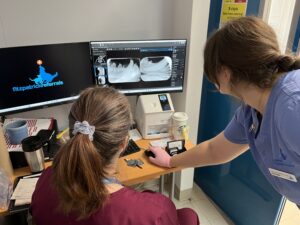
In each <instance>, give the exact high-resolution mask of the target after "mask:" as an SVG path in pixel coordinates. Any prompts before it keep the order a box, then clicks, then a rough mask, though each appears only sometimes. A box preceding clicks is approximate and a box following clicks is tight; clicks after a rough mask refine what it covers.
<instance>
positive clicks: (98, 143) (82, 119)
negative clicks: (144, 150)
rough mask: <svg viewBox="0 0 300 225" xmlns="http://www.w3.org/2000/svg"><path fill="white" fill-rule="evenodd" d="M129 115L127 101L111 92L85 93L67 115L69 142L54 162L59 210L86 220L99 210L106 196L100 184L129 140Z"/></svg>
mask: <svg viewBox="0 0 300 225" xmlns="http://www.w3.org/2000/svg"><path fill="white" fill-rule="evenodd" d="M130 122H131V112H130V105H129V103H128V100H127V98H126V97H125V96H124V95H123V94H121V93H119V92H118V91H116V90H115V89H113V88H107V87H94V88H88V89H86V90H84V91H83V92H82V93H81V94H80V97H79V98H78V99H77V100H76V101H75V102H74V104H73V105H72V108H71V110H70V114H69V127H70V133H71V135H70V136H71V138H70V140H69V141H68V142H67V143H66V144H65V145H64V146H63V147H62V148H61V149H60V151H59V152H58V154H57V155H56V157H55V159H54V162H53V170H54V175H53V181H54V186H55V188H56V189H57V191H58V194H59V197H60V210H62V211H63V212H65V213H70V212H76V213H77V214H78V218H85V217H88V216H89V215H90V214H92V213H93V212H94V211H95V210H97V209H98V208H99V207H101V206H102V205H103V204H104V202H105V200H106V198H107V196H108V192H107V190H106V188H105V186H104V184H103V182H102V180H103V179H104V178H106V177H109V176H111V173H112V168H114V166H113V164H114V163H115V162H116V159H117V158H118V157H119V155H120V153H121V152H122V151H123V150H124V148H125V147H126V144H127V139H128V130H129V128H130Z"/></svg>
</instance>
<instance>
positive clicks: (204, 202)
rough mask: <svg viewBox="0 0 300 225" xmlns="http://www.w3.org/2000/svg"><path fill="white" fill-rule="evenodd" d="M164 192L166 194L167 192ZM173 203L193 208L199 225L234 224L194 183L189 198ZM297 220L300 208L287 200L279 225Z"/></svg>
mask: <svg viewBox="0 0 300 225" xmlns="http://www.w3.org/2000/svg"><path fill="white" fill-rule="evenodd" d="M135 188H137V189H139V190H143V189H151V190H154V191H158V183H157V182H155V181H154V182H152V183H151V182H150V183H148V184H146V185H141V186H137V187H135ZM165 194H166V195H167V193H165ZM174 203H175V205H176V207H177V208H184V207H189V208H192V209H194V210H195V211H196V212H197V213H198V216H199V219H200V224H201V225H234V223H233V222H232V221H231V220H230V219H229V218H228V217H227V216H226V215H225V214H224V213H223V212H222V211H221V210H220V209H219V208H218V206H216V205H215V204H214V203H213V202H212V201H211V200H210V199H209V198H208V197H207V196H206V195H205V194H204V192H203V191H202V190H201V189H200V188H199V187H198V185H196V184H194V188H193V191H192V196H191V198H190V199H188V200H184V201H178V200H176V199H174ZM299 221H300V210H299V209H298V208H297V206H296V205H295V204H293V203H291V202H289V201H287V202H286V205H285V208H284V210H283V214H282V217H281V220H280V223H279V225H299V224H300V222H299ZM266 225H267V224H266Z"/></svg>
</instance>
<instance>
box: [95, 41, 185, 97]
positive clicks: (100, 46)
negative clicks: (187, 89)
mask: <svg viewBox="0 0 300 225" xmlns="http://www.w3.org/2000/svg"><path fill="white" fill-rule="evenodd" d="M90 50H91V52H90V54H91V58H92V63H93V72H94V78H95V80H96V83H97V84H99V85H107V86H112V87H114V88H116V89H118V90H119V91H121V92H122V93H124V94H127V95H133V94H147V93H161V92H181V91H182V90H183V81H184V70H185V57H186V40H143V41H94V42H90Z"/></svg>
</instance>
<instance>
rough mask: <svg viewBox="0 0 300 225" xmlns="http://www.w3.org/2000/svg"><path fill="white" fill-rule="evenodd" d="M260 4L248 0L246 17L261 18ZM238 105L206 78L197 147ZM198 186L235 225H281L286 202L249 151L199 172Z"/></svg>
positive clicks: (216, 9)
mask: <svg viewBox="0 0 300 225" xmlns="http://www.w3.org/2000/svg"><path fill="white" fill-rule="evenodd" d="M260 3H261V2H260V0H248V5H247V15H258V12H259V6H260ZM221 6H222V1H221V0H213V1H211V5H210V16H209V25H208V35H209V34H210V33H211V32H213V31H214V30H216V29H217V28H218V26H219V20H220V12H221ZM238 105H239V103H238V102H235V101H234V100H233V99H232V98H230V97H228V96H224V95H221V94H219V93H218V92H217V91H216V90H215V88H214V85H212V84H211V83H209V82H208V81H207V79H206V78H204V80H203V87H202V99H201V111H200V115H201V117H200V120H199V134H198V143H199V142H202V141H204V140H207V139H209V138H212V137H214V136H215V135H217V134H218V133H219V132H221V131H222V130H223V129H224V128H225V127H226V125H227V123H228V122H229V121H230V119H231V117H232V116H233V114H234V111H235V109H236V108H237V107H238ZM195 182H196V183H197V184H198V185H199V186H200V187H201V188H202V189H203V191H204V192H205V193H206V194H207V195H208V196H209V197H210V198H211V199H213V200H214V202H215V203H216V204H217V205H218V206H219V207H220V208H221V209H222V210H223V211H224V212H225V213H226V214H227V215H228V216H229V218H231V220H232V221H233V222H234V223H235V224H237V225H273V224H278V221H279V218H280V215H281V210H282V206H283V203H284V199H283V198H282V197H281V195H279V194H278V193H277V192H276V191H275V190H274V189H273V188H272V187H271V185H270V184H269V183H268V181H267V180H266V179H265V177H264V176H263V174H262V173H261V172H260V170H259V169H258V167H257V165H256V163H255V162H254V160H253V158H252V155H251V153H250V152H249V151H248V152H247V153H245V154H243V155H241V156H240V157H238V158H236V159H235V160H233V161H231V162H230V163H226V164H224V165H220V166H210V167H203V168H198V169H196V170H195Z"/></svg>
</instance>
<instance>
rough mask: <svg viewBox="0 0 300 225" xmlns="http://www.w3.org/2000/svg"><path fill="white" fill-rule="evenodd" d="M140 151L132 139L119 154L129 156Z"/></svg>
mask: <svg viewBox="0 0 300 225" xmlns="http://www.w3.org/2000/svg"><path fill="white" fill-rule="evenodd" d="M140 150H141V149H140V147H139V146H138V145H137V144H136V143H135V141H134V140H132V139H129V141H128V145H127V148H126V149H125V151H124V152H123V153H122V154H121V156H126V155H130V154H133V153H136V152H138V151H140Z"/></svg>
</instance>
